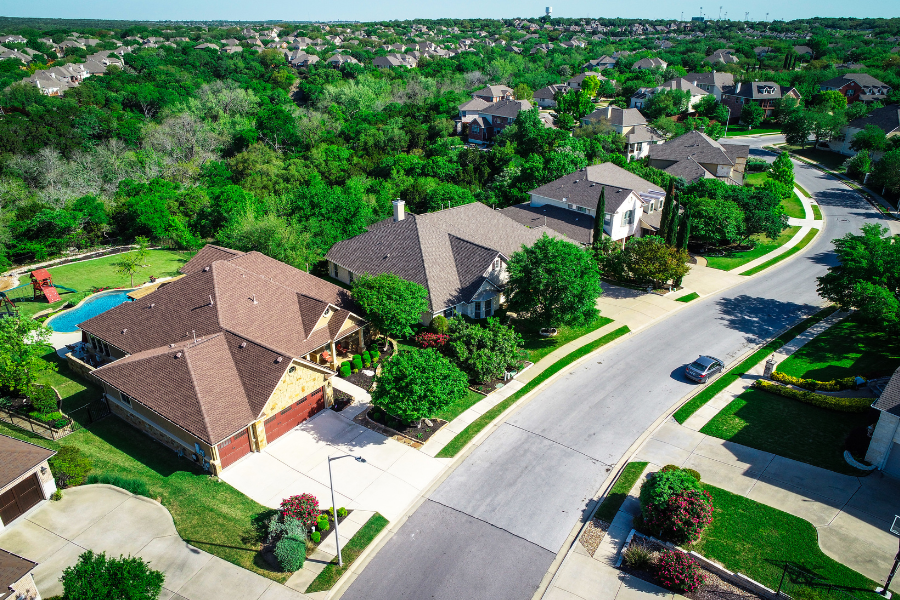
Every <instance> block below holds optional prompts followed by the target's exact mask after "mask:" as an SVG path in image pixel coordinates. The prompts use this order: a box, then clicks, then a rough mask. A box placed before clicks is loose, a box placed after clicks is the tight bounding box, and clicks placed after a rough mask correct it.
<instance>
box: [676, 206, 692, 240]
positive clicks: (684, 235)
mask: <svg viewBox="0 0 900 600" xmlns="http://www.w3.org/2000/svg"><path fill="white" fill-rule="evenodd" d="M690 239H691V209H690V207H687V208H685V209H684V214H682V215H681V226H680V227H678V236H677V237H676V239H675V247H676V248H678V249H679V250H687V247H688V242H689V241H690Z"/></svg>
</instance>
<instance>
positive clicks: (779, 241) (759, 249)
mask: <svg viewBox="0 0 900 600" xmlns="http://www.w3.org/2000/svg"><path fill="white" fill-rule="evenodd" d="M798 231H800V227H798V226H796V225H793V226H791V227H787V228H786V229H785V230H784V231H782V232H781V234H780V235H779V236H778V237H777V238H775V239H774V240H771V239H769V238H768V237H766V236H764V235H754V236H753V237H752V238H751V239H752V240H753V241H754V242H755V243H756V245H755V246H754V247H753V249H752V250H747V251H746V252H728V253H726V254H725V256H707V257H706V266H708V267H712V268H713V269H721V270H723V271H731V270H732V269H736V268H738V267H741V266H743V265H746V264H747V263H748V262H750V261H754V260H756V259H757V258H760V257H762V256H765V255H766V254H769V253H770V252H774V251H775V250H777V249H778V248H781V247H782V246H784V245H785V244H787V243H788V242H789V241H791V239H792V238H793V237H794V236H795V235H797V232H798Z"/></svg>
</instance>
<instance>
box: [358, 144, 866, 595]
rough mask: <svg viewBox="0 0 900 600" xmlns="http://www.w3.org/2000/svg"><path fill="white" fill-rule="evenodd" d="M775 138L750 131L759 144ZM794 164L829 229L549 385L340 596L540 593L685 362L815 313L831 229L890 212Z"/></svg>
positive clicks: (740, 346) (681, 384) (675, 390)
mask: <svg viewBox="0 0 900 600" xmlns="http://www.w3.org/2000/svg"><path fill="white" fill-rule="evenodd" d="M735 141H736V140H735ZM772 141H773V140H772V138H763V139H762V140H752V141H751V144H752V145H753V146H754V150H753V154H755V155H764V154H767V153H764V152H761V151H759V150H757V149H756V148H758V147H761V146H762V145H763V144H768V143H771V142H772ZM744 143H747V142H744ZM768 156H769V158H771V155H768ZM795 170H796V179H797V182H798V183H799V184H800V185H802V186H803V187H804V188H805V189H806V190H807V191H809V192H810V193H811V194H812V195H813V197H814V198H815V199H816V200H817V201H818V203H819V205H820V207H821V209H822V214H823V216H824V218H825V220H826V229H825V231H824V232H823V235H820V236H819V237H818V238H817V239H816V240H815V241H814V242H813V243H811V244H810V245H809V246H807V248H805V249H804V250H803V251H802V252H801V253H800V254H799V255H798V256H797V257H794V258H791V259H788V260H787V261H786V262H784V263H782V264H780V265H778V266H776V267H773V268H771V269H769V270H768V271H765V272H763V273H762V274H760V275H758V276H756V277H752V278H748V279H747V281H746V282H745V283H742V284H740V285H738V286H736V287H733V288H731V289H729V290H726V291H724V292H721V293H719V294H716V295H713V296H710V297H707V298H704V299H703V300H701V301H697V302H696V303H692V304H691V305H689V306H688V307H687V308H685V309H684V310H681V311H678V312H677V313H675V314H673V315H672V316H671V317H669V318H667V319H666V320H664V321H661V322H659V323H657V324H655V325H653V326H651V327H648V328H645V329H643V330H641V331H640V332H638V333H636V334H635V335H633V336H631V337H629V338H627V339H626V340H625V341H623V342H622V343H619V344H617V345H615V346H613V347H612V348H610V349H608V350H606V351H604V352H601V353H599V354H595V355H594V356H593V357H592V358H591V359H590V360H588V361H585V362H582V363H581V364H580V365H579V366H578V367H576V368H573V369H571V370H570V371H569V372H565V373H564V374H563V375H561V376H560V377H558V378H557V379H556V380H554V381H553V382H552V383H551V384H550V385H548V386H546V387H545V388H544V389H543V391H542V392H540V393H539V394H538V395H537V396H536V397H534V398H533V399H532V400H531V401H530V402H529V403H527V404H526V405H525V406H523V407H522V408H521V409H520V410H518V412H515V413H514V414H513V415H512V416H511V417H510V418H509V419H508V420H507V421H506V422H505V423H503V424H502V425H501V426H500V427H499V428H498V429H497V430H496V431H495V432H494V433H493V434H492V435H491V436H490V437H488V438H487V439H486V440H485V441H484V442H483V443H482V444H481V445H480V446H479V447H478V448H476V449H475V450H474V451H473V452H472V454H471V455H470V456H469V457H468V458H467V459H466V460H465V461H464V462H463V463H462V464H461V465H460V466H459V467H458V468H457V469H456V470H455V471H454V472H453V473H452V474H451V475H450V476H449V477H448V478H447V479H446V480H445V481H444V482H443V483H442V484H441V485H440V486H439V487H438V488H437V489H436V490H435V491H434V493H433V494H432V495H431V496H430V497H429V498H428V500H426V501H425V502H424V503H423V504H422V505H421V506H420V507H419V508H418V510H416V512H415V513H413V514H412V515H411V516H410V518H409V520H408V521H407V522H406V523H404V524H403V526H402V527H401V528H400V529H399V531H398V532H397V533H396V534H395V535H394V536H393V537H392V538H391V539H390V540H389V541H388V542H387V544H385V546H384V547H383V548H382V549H381V550H380V552H379V553H378V554H377V555H376V556H375V557H374V558H373V560H372V562H371V563H369V565H368V566H367V567H366V569H365V570H364V571H363V572H362V573H360V575H359V577H358V578H357V579H356V581H354V583H353V584H352V585H351V586H350V588H349V589H348V590H347V592H346V593H345V594H344V596H343V597H344V598H345V599H347V600H404V599H410V600H413V599H416V600H424V599H436V600H445V599H446V600H474V599H485V600H501V599H507V598H509V599H516V600H526V599H528V598H531V597H532V595H533V594H534V592H535V591H536V589H537V588H538V586H539V584H540V582H541V579H542V578H543V576H544V574H545V573H546V571H547V570H548V568H549V567H550V566H551V563H552V562H553V560H554V558H555V557H556V555H557V553H558V552H559V551H560V550H561V548H562V546H563V544H564V543H565V541H566V538H567V537H568V535H569V533H570V531H571V530H572V528H573V527H574V526H575V525H576V524H577V523H578V521H579V520H580V519H581V518H582V516H583V513H584V511H586V509H587V505H588V504H589V503H590V501H591V498H592V497H593V496H594V494H595V492H596V491H597V489H598V487H599V486H600V485H601V484H602V482H603V481H604V480H605V479H606V477H607V475H608V473H609V470H610V469H611V467H612V465H615V464H616V463H617V462H618V461H619V460H620V459H621V458H622V457H623V455H624V453H625V452H626V451H627V450H628V448H629V447H630V446H631V445H632V443H633V442H634V441H635V440H636V439H637V438H638V437H639V436H640V435H641V434H642V433H643V432H644V431H645V430H646V429H647V428H648V427H650V426H651V425H652V424H653V423H654V421H656V420H657V419H658V418H659V417H660V415H662V414H664V413H666V412H667V411H668V410H669V409H670V408H671V407H672V406H673V405H675V404H676V403H677V402H678V401H679V399H680V398H682V397H683V396H684V395H685V394H687V393H688V392H690V391H691V390H692V389H694V384H691V383H689V382H688V381H686V380H685V379H684V378H683V377H682V376H681V371H682V369H683V367H684V365H685V363H686V361H689V360H691V359H693V358H694V357H695V356H697V355H698V354H705V353H709V354H712V355H714V356H719V357H722V358H724V359H725V360H726V362H730V361H731V360H732V359H734V358H735V357H737V356H739V355H740V354H742V353H743V352H745V351H746V350H747V349H748V348H749V347H750V346H755V345H757V344H760V343H762V342H764V341H765V340H767V339H769V338H771V337H772V336H773V335H774V334H775V333H777V332H778V331H780V330H782V329H784V328H785V327H788V326H790V325H792V324H794V323H797V322H798V321H800V320H801V319H803V318H805V317H807V316H809V315H811V314H812V313H814V312H815V311H816V310H817V309H818V308H819V307H820V306H821V305H822V304H823V301H822V299H821V298H820V297H819V296H818V294H817V293H816V280H815V279H816V277H817V276H819V275H822V274H823V273H824V271H825V269H826V267H827V266H828V265H830V264H832V263H833V262H834V260H835V257H834V254H833V252H832V244H831V240H832V239H833V238H837V237H840V236H842V235H844V234H845V233H847V232H850V231H857V230H858V229H859V227H860V226H861V225H862V224H863V223H864V222H865V221H876V220H879V219H881V218H882V217H881V215H880V213H879V212H878V211H876V210H875V209H873V208H872V207H871V206H870V205H868V204H867V203H866V202H865V201H864V200H862V199H861V198H860V197H859V196H858V195H856V194H855V193H854V192H851V191H850V189H849V188H847V187H846V186H844V185H843V184H840V183H838V182H837V181H835V180H834V179H833V178H831V177H828V176H826V175H824V174H822V173H820V172H819V171H817V170H815V169H812V168H810V167H808V166H805V165H802V164H798V163H795Z"/></svg>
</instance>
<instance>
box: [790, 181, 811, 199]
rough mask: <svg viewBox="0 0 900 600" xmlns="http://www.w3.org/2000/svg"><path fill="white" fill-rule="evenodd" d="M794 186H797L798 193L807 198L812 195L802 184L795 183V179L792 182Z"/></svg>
mask: <svg viewBox="0 0 900 600" xmlns="http://www.w3.org/2000/svg"><path fill="white" fill-rule="evenodd" d="M794 187H795V188H797V189H798V190H800V193H801V194H803V195H804V196H806V197H807V198H812V196H810V195H809V192H807V191H806V189H805V188H804V187H803V186H802V185H800V184H799V183H797V182H796V181H795V182H794Z"/></svg>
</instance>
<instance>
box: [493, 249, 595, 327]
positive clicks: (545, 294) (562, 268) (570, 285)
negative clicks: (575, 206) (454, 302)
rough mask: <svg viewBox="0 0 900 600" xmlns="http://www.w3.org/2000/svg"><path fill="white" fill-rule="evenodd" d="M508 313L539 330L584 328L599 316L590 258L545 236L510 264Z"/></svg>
mask: <svg viewBox="0 0 900 600" xmlns="http://www.w3.org/2000/svg"><path fill="white" fill-rule="evenodd" d="M507 292H508V294H509V296H510V299H509V309H510V310H511V311H514V312H516V313H519V314H520V315H522V316H524V317H526V318H527V319H528V320H529V321H531V322H532V323H534V324H535V325H537V326H540V327H552V326H557V325H583V324H585V323H589V322H590V321H592V320H593V319H594V318H596V316H597V314H598V310H597V298H599V297H600V294H601V293H602V292H603V290H602V288H601V287H600V271H599V269H598V268H597V263H596V262H595V261H594V259H593V258H592V256H591V254H590V253H589V252H588V251H586V250H582V249H581V248H579V247H578V246H576V245H575V244H572V243H571V242H567V241H564V240H561V239H557V238H551V237H549V236H548V235H547V234H544V235H543V236H542V237H541V238H540V239H538V240H537V241H536V242H535V243H534V244H533V245H532V246H530V247H523V248H522V250H520V251H518V252H516V253H514V254H513V255H512V257H510V261H509V283H508V286H507Z"/></svg>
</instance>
